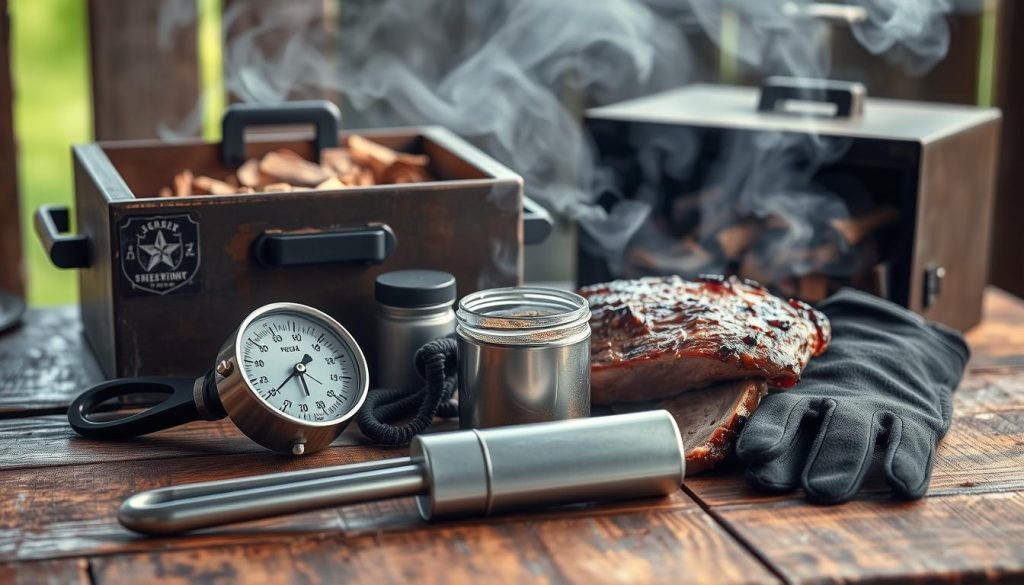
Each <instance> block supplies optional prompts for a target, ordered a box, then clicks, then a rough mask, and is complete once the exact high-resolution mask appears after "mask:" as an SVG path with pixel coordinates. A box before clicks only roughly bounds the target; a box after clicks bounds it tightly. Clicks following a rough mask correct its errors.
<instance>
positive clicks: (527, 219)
mask: <svg viewBox="0 0 1024 585" xmlns="http://www.w3.org/2000/svg"><path fill="white" fill-rule="evenodd" d="M554 226H555V222H554V220H552V219H551V214H550V213H548V210H547V209H544V208H543V207H541V206H540V204H539V203H537V202H536V201H534V200H533V199H530V198H529V197H523V243H524V244H526V245H527V246H530V245H534V244H540V243H542V242H543V241H544V240H546V239H548V236H550V235H551V230H552V229H554Z"/></svg>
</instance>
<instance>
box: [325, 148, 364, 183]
mask: <svg viewBox="0 0 1024 585" xmlns="http://www.w3.org/2000/svg"><path fill="white" fill-rule="evenodd" d="M320 165H321V166H323V167H324V170H326V171H327V172H329V173H331V174H333V175H336V176H338V177H343V176H345V175H348V174H349V173H351V172H352V171H353V170H354V169H355V166H356V164H355V163H354V162H353V161H352V153H351V152H349V149H347V148H325V149H323V150H321V151H320Z"/></svg>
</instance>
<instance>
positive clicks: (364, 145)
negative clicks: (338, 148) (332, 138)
mask: <svg viewBox="0 0 1024 585" xmlns="http://www.w3.org/2000/svg"><path fill="white" fill-rule="evenodd" d="M345 143H346V144H347V145H348V148H349V151H350V152H351V153H352V160H354V161H356V162H358V163H359V164H362V165H365V166H368V167H370V169H372V170H373V172H374V173H375V174H376V175H377V176H383V175H384V171H386V170H387V168H388V167H390V166H391V165H392V164H393V163H394V162H395V161H396V160H398V153H397V152H395V151H394V150H392V149H390V148H388V147H386V146H384V145H383V144H378V143H376V142H374V141H372V140H368V139H366V138H363V137H362V136H358V135H356V134H352V135H349V136H348V138H347V139H346V140H345Z"/></svg>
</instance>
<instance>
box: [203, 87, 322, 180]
mask: <svg viewBox="0 0 1024 585" xmlns="http://www.w3.org/2000/svg"><path fill="white" fill-rule="evenodd" d="M293 124H313V126H314V127H315V128H316V136H315V137H314V139H313V148H314V154H315V156H316V158H317V160H319V159H320V151H321V150H323V149H325V148H333V147H335V146H338V128H339V127H340V126H341V112H340V111H338V106H335V105H334V104H332V103H331V102H329V101H327V100H309V101H301V102H284V103H281V104H277V105H272V106H270V105H266V104H232V105H231V106H228V109H227V111H226V112H224V118H223V119H221V129H222V131H223V134H222V136H223V138H222V140H221V143H220V157H221V160H222V161H223V162H224V164H226V165H228V166H238V165H240V164H242V163H244V162H245V129H246V127H248V126H279V125H293Z"/></svg>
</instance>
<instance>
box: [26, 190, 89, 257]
mask: <svg viewBox="0 0 1024 585" xmlns="http://www.w3.org/2000/svg"><path fill="white" fill-rule="evenodd" d="M35 228H36V235H38V236H39V241H40V242H42V244H43V248H44V249H45V250H46V254H47V255H48V256H49V257H50V261H51V262H53V265H54V266H56V267H57V268H86V267H88V266H89V264H90V262H89V238H88V237H86V236H81V235H69V234H68V233H67V232H68V230H69V229H71V214H70V213H69V212H68V208H67V206H65V205H43V206H42V207H40V208H39V209H37V210H36V216H35Z"/></svg>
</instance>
